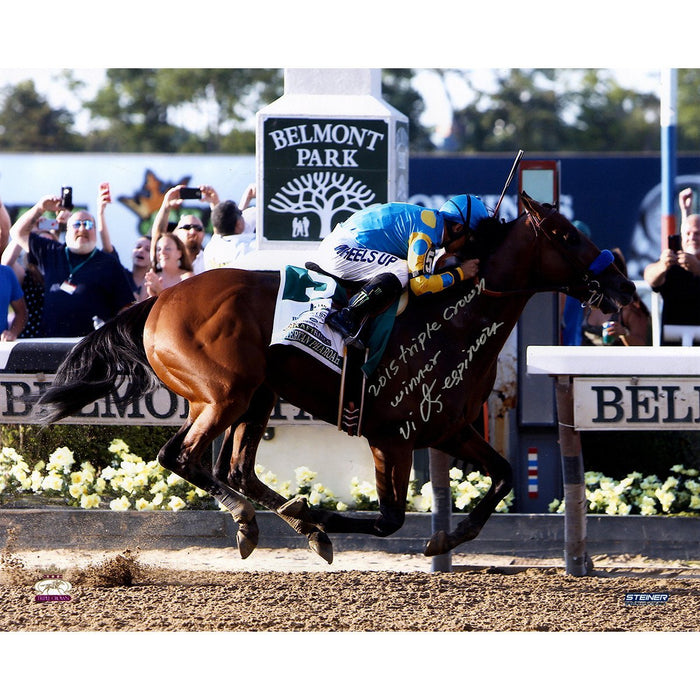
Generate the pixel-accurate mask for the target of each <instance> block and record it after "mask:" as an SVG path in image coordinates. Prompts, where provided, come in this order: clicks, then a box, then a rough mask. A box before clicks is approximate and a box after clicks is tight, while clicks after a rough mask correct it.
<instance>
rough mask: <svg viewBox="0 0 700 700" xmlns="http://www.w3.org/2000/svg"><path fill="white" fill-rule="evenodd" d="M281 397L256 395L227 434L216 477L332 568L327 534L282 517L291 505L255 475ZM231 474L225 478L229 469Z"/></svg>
mask: <svg viewBox="0 0 700 700" xmlns="http://www.w3.org/2000/svg"><path fill="white" fill-rule="evenodd" d="M276 400H277V396H276V395H275V394H274V393H273V392H272V391H271V390H269V389H268V388H266V387H260V388H258V390H257V391H256V392H255V394H254V396H253V398H252V399H251V402H250V404H249V406H248V409H247V411H246V413H245V415H244V416H243V417H242V418H241V420H240V421H239V422H238V423H237V424H236V425H234V426H232V427H231V428H230V430H229V431H227V433H226V439H225V441H224V445H223V446H222V448H221V453H220V455H219V458H218V460H217V464H216V467H215V472H214V475H215V477H218V478H219V480H221V481H223V480H224V479H226V480H227V482H228V483H229V485H230V486H231V487H232V488H233V489H235V490H237V491H240V492H241V493H242V494H244V495H245V496H246V497H248V498H250V499H252V500H254V501H256V502H257V503H260V504H261V505H263V506H265V507H266V508H268V509H269V510H271V511H273V512H276V513H277V514H278V515H279V516H280V517H281V518H282V519H283V520H284V521H285V522H286V523H287V524H288V525H289V526H290V527H292V528H293V529H294V530H295V531H296V532H298V533H299V534H302V535H306V537H307V538H308V540H309V547H311V549H313V550H314V551H315V552H316V553H317V554H318V555H319V556H321V557H322V558H323V559H325V560H326V561H327V562H328V563H329V564H330V563H331V562H332V561H333V545H332V544H331V541H330V539H329V538H328V536H327V535H326V534H325V532H323V530H322V529H321V528H320V527H319V526H318V525H317V524H316V523H315V522H314V521H313V520H312V519H310V518H308V519H299V518H296V517H292V516H288V515H284V514H283V513H279V512H278V511H279V509H280V508H281V507H282V506H283V505H284V504H285V503H286V502H287V499H286V498H284V496H282V495H281V494H279V493H277V492H276V491H274V490H273V489H271V488H270V487H269V486H267V485H266V484H264V483H263V482H262V481H260V479H259V478H258V476H257V474H256V473H255V456H256V453H257V449H258V445H259V444H260V440H261V439H262V435H263V432H264V431H265V427H266V425H267V421H268V419H269V417H270V413H271V412H272V409H273V408H274V405H275V402H276ZM227 464H228V465H229V473H228V475H227V476H225V475H224V469H225V467H226V465H227Z"/></svg>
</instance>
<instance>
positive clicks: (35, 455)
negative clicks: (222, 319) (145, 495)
mask: <svg viewBox="0 0 700 700" xmlns="http://www.w3.org/2000/svg"><path fill="white" fill-rule="evenodd" d="M176 432H177V428H175V427H161V426H124V425H114V426H112V425H100V426H95V425H50V426H48V427H43V426H37V425H3V426H0V446H1V447H11V448H14V449H16V450H17V451H18V452H20V453H21V454H22V455H23V456H24V458H25V459H26V460H27V462H29V463H30V464H34V463H35V462H39V461H41V460H43V459H46V455H48V454H51V453H52V452H54V451H55V450H57V449H59V448H60V447H63V446H64V445H68V446H70V449H71V450H72V451H73V452H74V454H75V457H76V460H77V461H78V462H83V461H89V462H91V463H92V464H93V465H94V466H95V467H100V466H105V465H108V464H110V463H111V460H112V457H113V454H112V453H111V452H110V450H109V445H110V443H111V442H112V440H115V439H117V438H119V439H122V440H125V441H126V442H127V443H128V444H129V445H131V446H132V447H133V450H134V452H135V453H136V454H138V455H141V456H142V457H143V459H144V460H146V461H150V460H154V459H156V457H157V456H158V452H159V450H160V448H161V447H162V446H163V445H164V444H165V443H166V442H167V441H168V440H169V439H170V438H171V437H172V436H173V435H174V434H175V433H176Z"/></svg>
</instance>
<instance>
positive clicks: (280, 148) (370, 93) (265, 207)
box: [256, 68, 408, 251]
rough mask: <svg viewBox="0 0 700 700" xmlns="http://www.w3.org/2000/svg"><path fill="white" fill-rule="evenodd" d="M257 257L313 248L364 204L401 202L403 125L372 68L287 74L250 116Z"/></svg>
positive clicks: (405, 152)
mask: <svg viewBox="0 0 700 700" xmlns="http://www.w3.org/2000/svg"><path fill="white" fill-rule="evenodd" d="M256 131H257V135H256V139H257V144H256V152H257V156H256V159H257V162H256V165H257V184H258V193H257V206H258V212H257V215H258V219H257V232H258V246H259V249H260V250H264V249H274V250H278V251H279V250H290V249H292V250H308V249H315V248H316V247H317V246H318V243H319V241H321V240H323V238H325V237H326V236H327V235H328V234H329V233H330V232H331V230H332V229H333V227H334V226H335V225H336V224H338V223H339V222H341V221H343V220H345V219H346V218H347V217H348V216H350V215H351V214H352V213H353V212H355V211H358V210H360V209H364V208H365V207H368V206H370V205H371V204H378V203H383V202H389V201H406V200H407V198H408V118H407V117H405V116H404V115H403V114H401V113H400V112H398V111H397V110H396V109H394V108H393V107H392V106H391V105H389V104H388V103H386V102H385V101H384V100H383V99H382V97H381V71H380V70H378V69H333V68H330V69H288V70H286V71H285V75H284V95H283V96H282V97H281V98H280V99H279V100H276V101H275V102H273V103H272V104H270V105H268V106H267V107H265V108H264V109H262V110H260V111H259V112H258V114H257V130H256Z"/></svg>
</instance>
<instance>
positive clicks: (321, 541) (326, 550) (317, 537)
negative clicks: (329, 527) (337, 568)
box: [309, 531, 333, 564]
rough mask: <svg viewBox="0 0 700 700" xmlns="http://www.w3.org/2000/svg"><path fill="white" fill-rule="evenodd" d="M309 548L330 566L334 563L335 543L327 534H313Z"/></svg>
mask: <svg viewBox="0 0 700 700" xmlns="http://www.w3.org/2000/svg"><path fill="white" fill-rule="evenodd" d="M309 547H311V549H312V550H313V551H314V552H316V554H318V555H319V556H320V557H321V558H322V559H324V560H325V561H327V562H328V563H329V564H332V563H333V543H332V542H331V540H330V538H329V537H328V535H327V534H326V533H325V532H320V531H319V532H312V533H311V534H310V535H309Z"/></svg>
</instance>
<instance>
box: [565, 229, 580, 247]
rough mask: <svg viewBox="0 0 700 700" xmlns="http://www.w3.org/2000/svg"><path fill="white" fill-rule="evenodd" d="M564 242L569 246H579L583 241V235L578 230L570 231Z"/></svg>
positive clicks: (567, 232) (566, 234)
mask: <svg viewBox="0 0 700 700" xmlns="http://www.w3.org/2000/svg"><path fill="white" fill-rule="evenodd" d="M564 240H565V241H566V242H567V243H568V244H569V245H577V244H578V242H579V241H580V240H581V234H580V233H579V232H578V231H577V230H576V229H569V230H568V231H566V233H564Z"/></svg>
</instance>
